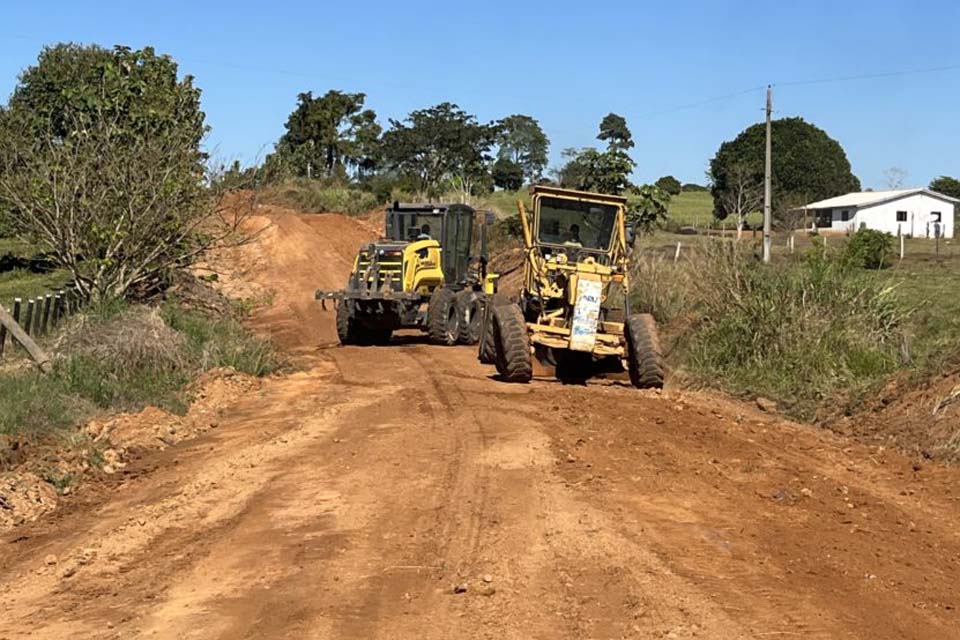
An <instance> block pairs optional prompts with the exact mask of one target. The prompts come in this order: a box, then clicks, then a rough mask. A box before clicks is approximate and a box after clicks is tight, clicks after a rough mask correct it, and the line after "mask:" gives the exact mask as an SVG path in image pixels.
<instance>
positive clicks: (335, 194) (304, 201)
mask: <svg viewBox="0 0 960 640" xmlns="http://www.w3.org/2000/svg"><path fill="white" fill-rule="evenodd" d="M261 195H262V198H263V200H264V201H265V202H270V203H273V204H278V205H281V206H286V207H291V208H295V209H298V210H300V211H306V212H310V213H328V212H336V213H347V214H350V215H356V214H360V213H365V212H367V211H370V210H371V209H375V208H376V207H377V206H379V205H380V204H382V202H381V201H380V200H379V198H378V197H377V196H376V195H374V194H373V193H369V192H367V191H361V190H359V189H353V188H350V187H346V186H343V185H337V184H332V183H330V184H328V183H325V182H324V181H321V180H308V179H306V178H297V179H294V180H288V181H287V182H284V183H283V184H280V185H277V186H272V187H268V188H266V189H265V190H264V191H263V192H262V194H261Z"/></svg>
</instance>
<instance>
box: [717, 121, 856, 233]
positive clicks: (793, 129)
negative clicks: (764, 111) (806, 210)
mask: <svg viewBox="0 0 960 640" xmlns="http://www.w3.org/2000/svg"><path fill="white" fill-rule="evenodd" d="M764 137H765V127H764V125H763V124H756V125H753V126H750V127H748V128H747V129H745V130H744V131H743V132H741V133H740V135H738V136H737V137H736V138H735V139H734V140H731V141H727V142H724V143H723V144H721V145H720V148H719V149H718V150H717V154H716V155H715V156H714V157H713V159H712V160H710V170H709V176H710V180H711V183H712V187H711V193H712V194H713V199H714V203H715V205H714V206H715V207H719V206H721V203H723V202H728V201H729V192H730V191H731V190H732V189H733V186H732V181H731V175H732V171H733V168H734V167H742V170H743V171H746V172H747V173H748V174H749V176H750V179H751V181H752V182H759V183H760V184H762V181H763V165H764ZM772 151H773V163H772V164H773V166H772V172H773V175H772V183H773V185H772V186H773V194H772V195H773V203H772V206H773V208H774V209H775V210H776V209H778V208H781V202H782V201H783V200H784V199H797V200H799V201H802V202H811V201H814V200H822V199H824V198H830V197H832V196H836V195H840V194H844V193H848V192H850V191H859V190H860V181H859V180H858V179H857V177H856V176H854V175H853V173H852V172H851V171H850V162H849V161H848V160H847V155H846V153H844V151H843V148H842V147H841V146H840V144H839V143H838V142H837V141H836V140H834V139H833V138H831V137H830V136H828V135H827V133H826V132H825V131H823V130H822V129H819V128H818V127H815V126H813V125H812V124H809V123H807V122H805V121H804V120H803V119H802V118H783V119H780V120H775V121H773V123H772ZM716 213H718V214H720V216H721V217H722V215H723V212H722V211H720V210H719V209H717V210H716Z"/></svg>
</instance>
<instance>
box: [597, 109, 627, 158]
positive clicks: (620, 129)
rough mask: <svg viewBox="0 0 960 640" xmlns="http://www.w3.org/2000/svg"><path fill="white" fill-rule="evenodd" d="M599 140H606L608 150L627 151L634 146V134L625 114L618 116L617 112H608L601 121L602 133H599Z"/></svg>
mask: <svg viewBox="0 0 960 640" xmlns="http://www.w3.org/2000/svg"><path fill="white" fill-rule="evenodd" d="M597 140H605V141H606V143H607V149H608V150H612V149H619V150H620V151H626V150H627V149H632V148H633V146H634V145H633V134H631V133H630V129H629V128H628V127H627V121H626V120H625V119H624V118H623V116H618V115H617V114H615V113H608V114H607V115H606V116H604V118H603V120H601V121H600V133H599V134H598V135H597Z"/></svg>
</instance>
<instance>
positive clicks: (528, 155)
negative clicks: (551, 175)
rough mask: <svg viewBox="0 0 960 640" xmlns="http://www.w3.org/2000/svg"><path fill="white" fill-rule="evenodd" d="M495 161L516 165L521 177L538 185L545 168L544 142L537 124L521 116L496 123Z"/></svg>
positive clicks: (514, 116)
mask: <svg viewBox="0 0 960 640" xmlns="http://www.w3.org/2000/svg"><path fill="white" fill-rule="evenodd" d="M497 128H498V133H497V140H496V143H497V146H498V147H499V149H498V151H497V157H498V158H499V159H506V160H510V161H512V162H513V163H514V164H516V165H519V166H520V168H521V171H522V175H523V177H524V178H526V179H527V180H528V181H530V182H535V181H537V180H538V179H539V178H540V176H541V175H543V170H544V168H545V167H546V166H547V150H548V149H549V148H550V140H548V139H547V136H546V134H544V132H543V129H541V128H540V123H538V122H537V121H536V120H534V119H533V118H531V117H530V116H524V115H519V114H518V115H512V116H508V117H506V118H504V119H503V120H501V121H500V122H498V123H497Z"/></svg>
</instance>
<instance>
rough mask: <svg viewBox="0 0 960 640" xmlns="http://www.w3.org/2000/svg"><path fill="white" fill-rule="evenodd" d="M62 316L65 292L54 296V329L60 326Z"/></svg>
mask: <svg viewBox="0 0 960 640" xmlns="http://www.w3.org/2000/svg"><path fill="white" fill-rule="evenodd" d="M61 315H63V291H59V292H57V294H56V295H54V296H53V316H52V322H53V326H54V327H56V326H59V324H60V316H61Z"/></svg>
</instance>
